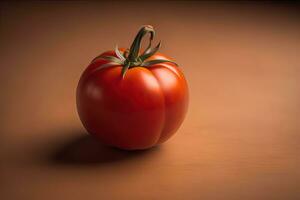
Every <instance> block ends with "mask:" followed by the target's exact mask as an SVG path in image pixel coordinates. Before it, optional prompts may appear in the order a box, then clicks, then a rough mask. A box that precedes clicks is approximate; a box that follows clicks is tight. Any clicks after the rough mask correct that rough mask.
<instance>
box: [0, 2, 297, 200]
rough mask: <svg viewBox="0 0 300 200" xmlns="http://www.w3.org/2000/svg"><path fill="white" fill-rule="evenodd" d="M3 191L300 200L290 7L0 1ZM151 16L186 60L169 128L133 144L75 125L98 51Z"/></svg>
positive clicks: (9, 194) (124, 39)
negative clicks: (178, 118)
mask: <svg viewBox="0 0 300 200" xmlns="http://www.w3.org/2000/svg"><path fill="white" fill-rule="evenodd" d="M0 5H1V32H0V34H1V37H0V40H1V41H0V42H1V45H0V58H1V59H0V60H1V68H0V91H1V96H0V97H1V98H0V123H1V124H0V125H1V126H0V133H1V135H0V137H1V138H0V139H1V140H0V143H1V144H0V149H1V151H0V156H1V157H0V159H1V160H0V199H2V200H15V199H22V200H35V199H36V200H40V199H72V200H77V199H89V200H93V199H97V200H99V199H174V200H176V199H178V200H179V199H180V200H181V199H189V200H192V199H197V200H198V199H205V200H207V199H212V200H217V199H230V200H232V199H237V200H240V199H243V200H245V199H255V200H257V199H262V200H265V199H272V200H273V199H289V200H296V199H300V190H299V189H300V172H299V167H300V155H299V153H300V147H299V145H300V123H299V117H300V112H299V109H300V108H299V104H300V101H299V100H300V93H299V89H300V79H299V76H300V58H299V52H300V37H299V36H300V26H299V25H300V24H299V14H297V13H298V12H299V7H297V6H291V5H287V4H280V3H276V4H268V3H255V4H254V3H249V2H248V3H240V4H238V3H226V2H225V3H222V2H219V3H205V2H201V3H197V2H172V1H168V2H165V3H160V2H158V1H157V2H153V3H150V2H148V3H147V2H144V3H138V2H124V3H121V2H114V3H95V2H86V3H84V2H35V3H21V2H19V3H3V2H2V3H0ZM142 24H152V25H153V26H154V27H156V30H157V39H161V40H162V42H163V47H162V50H161V51H162V52H164V53H166V54H168V55H170V56H172V57H173V58H174V59H175V60H176V61H177V62H178V63H179V64H180V65H181V67H182V69H183V70H184V72H185V74H186V77H187V80H188V83H189V87H190V94H191V98H190V106H189V112H188V115H187V117H186V120H185V122H184V124H183V125H182V127H181V128H180V130H179V131H178V132H177V134H176V135H175V136H174V137H173V138H172V139H171V140H169V141H168V142H167V143H165V144H164V145H161V146H160V147H157V148H154V149H151V150H149V151H143V152H132V153H130V152H123V151H118V150H115V149H110V148H107V147H105V146H103V145H101V144H99V143H97V142H96V141H94V140H93V139H91V138H90V137H89V136H88V135H87V134H86V132H85V130H84V129H83V128H82V125H81V123H80V121H79V118H78V116H77V113H76V107H75V89H76V86H77V81H78V79H79V76H80V74H81V73H82V71H83V70H84V68H85V67H86V66H87V64H88V63H89V62H90V61H91V59H93V58H94V57H95V56H97V55H98V54H99V53H101V52H102V51H105V50H108V49H113V48H114V47H115V45H116V44H118V45H119V46H124V47H126V46H128V45H130V43H131V41H132V39H133V37H134V35H135V33H136V31H137V30H138V29H139V27H140V25H142Z"/></svg>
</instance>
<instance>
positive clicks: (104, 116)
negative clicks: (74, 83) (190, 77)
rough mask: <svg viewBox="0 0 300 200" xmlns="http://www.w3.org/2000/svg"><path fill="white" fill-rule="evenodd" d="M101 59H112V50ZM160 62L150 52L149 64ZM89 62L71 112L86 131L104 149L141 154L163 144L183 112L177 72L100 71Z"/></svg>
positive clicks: (162, 67) (184, 93)
mask: <svg viewBox="0 0 300 200" xmlns="http://www.w3.org/2000/svg"><path fill="white" fill-rule="evenodd" d="M102 55H109V56H116V54H115V53H114V51H108V52H105V53H104V54H102ZM158 58H166V57H165V56H164V55H162V54H159V53H156V54H155V55H153V56H151V57H150V58H148V59H149V60H152V59H158ZM106 63H107V61H105V60H104V59H101V58H100V59H96V60H93V61H92V62H91V63H90V65H89V66H88V67H87V69H86V70H85V71H84V73H83V74H82V76H81V78H80V80H79V83H78V87H77V95H76V98H77V110H78V114H79V117H80V120H81V121H82V124H83V125H84V127H85V128H86V129H87V131H88V132H89V133H90V134H91V135H93V136H95V137H96V138H98V139H99V140H100V141H101V142H103V143H104V144H107V145H110V146H114V147H117V148H121V149H127V150H135V149H147V148H150V147H152V146H155V145H157V144H160V143H163V142H165V141H166V140H167V139H169V138H170V137H171V136H172V135H173V134H174V133H175V132H176V130H177V129H178V128H179V127H180V125H181V123H182V122H183V120H184V117H185V114H186V111H187V107H188V87H187V82H186V80H185V78H184V75H183V73H182V72H181V71H180V69H179V68H178V67H177V66H175V65H174V64H172V63H160V64H155V65H153V66H150V67H147V68H145V67H132V68H130V69H129V70H128V71H127V73H126V75H125V76H124V77H122V76H121V70H122V66H121V65H118V66H112V67H108V68H103V69H101V66H103V65H104V64H106Z"/></svg>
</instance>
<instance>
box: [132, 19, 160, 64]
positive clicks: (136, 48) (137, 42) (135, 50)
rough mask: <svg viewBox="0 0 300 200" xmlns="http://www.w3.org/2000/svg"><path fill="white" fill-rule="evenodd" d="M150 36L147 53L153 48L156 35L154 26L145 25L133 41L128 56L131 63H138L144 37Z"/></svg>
mask: <svg viewBox="0 0 300 200" xmlns="http://www.w3.org/2000/svg"><path fill="white" fill-rule="evenodd" d="M148 33H149V34H150V39H149V45H148V47H147V49H146V50H145V51H147V50H148V49H150V47H151V42H152V40H153V38H154V35H155V31H154V29H153V27H152V26H150V25H145V26H143V27H142V28H141V29H140V31H139V32H138V34H137V35H136V36H135V39H134V40H133V42H132V45H131V47H130V49H129V54H128V57H127V59H128V61H129V62H130V63H134V62H137V61H138V57H139V52H140V49H141V42H142V39H143V37H144V36H145V35H146V34H148Z"/></svg>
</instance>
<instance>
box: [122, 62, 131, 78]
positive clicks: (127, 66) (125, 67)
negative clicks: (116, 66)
mask: <svg viewBox="0 0 300 200" xmlns="http://www.w3.org/2000/svg"><path fill="white" fill-rule="evenodd" d="M129 67H130V63H129V62H127V63H125V64H124V66H123V67H122V78H124V77H125V74H126V72H127V70H128V69H129Z"/></svg>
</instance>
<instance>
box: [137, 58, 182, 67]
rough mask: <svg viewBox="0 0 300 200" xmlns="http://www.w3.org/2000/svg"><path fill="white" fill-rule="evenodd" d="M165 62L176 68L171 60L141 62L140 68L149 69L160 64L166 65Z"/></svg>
mask: <svg viewBox="0 0 300 200" xmlns="http://www.w3.org/2000/svg"><path fill="white" fill-rule="evenodd" d="M166 62H169V63H173V64H175V65H176V66H178V65H177V64H176V63H175V62H173V61H171V60H165V59H157V60H149V61H146V62H143V63H142V64H141V66H142V67H149V66H151V65H155V64H160V63H166Z"/></svg>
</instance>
